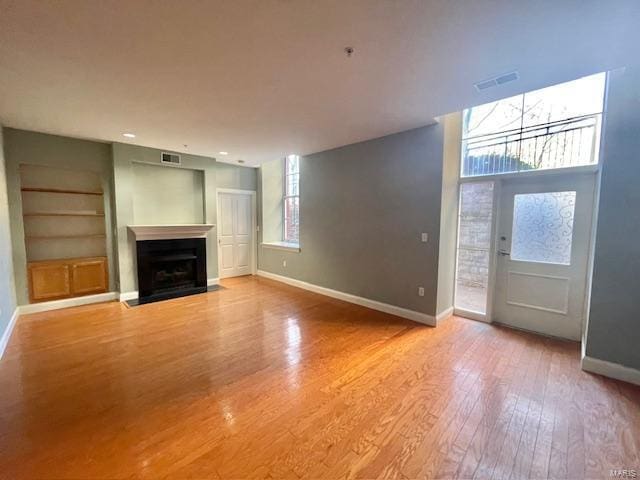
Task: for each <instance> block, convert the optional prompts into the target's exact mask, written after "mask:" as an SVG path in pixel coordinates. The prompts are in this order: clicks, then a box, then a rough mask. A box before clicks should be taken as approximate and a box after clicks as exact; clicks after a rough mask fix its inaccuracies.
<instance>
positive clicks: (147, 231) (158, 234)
mask: <svg viewBox="0 0 640 480" xmlns="http://www.w3.org/2000/svg"><path fill="white" fill-rule="evenodd" d="M127 227H128V228H129V230H131V231H132V232H133V233H134V235H135V237H136V241H137V242H139V241H140V240H172V239H174V238H207V234H208V233H209V230H211V229H212V228H215V225H214V224H212V223H193V224H184V225H128V226H127Z"/></svg>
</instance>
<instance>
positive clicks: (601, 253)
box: [586, 65, 640, 369]
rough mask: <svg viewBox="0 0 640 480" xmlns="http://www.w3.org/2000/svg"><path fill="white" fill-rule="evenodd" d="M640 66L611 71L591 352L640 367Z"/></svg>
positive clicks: (589, 334) (589, 331)
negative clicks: (639, 284)
mask: <svg viewBox="0 0 640 480" xmlns="http://www.w3.org/2000/svg"><path fill="white" fill-rule="evenodd" d="M639 275H640V66H638V65H636V66H633V67H628V68H627V70H626V72H625V73H624V74H623V75H620V74H617V73H615V72H614V73H613V74H612V75H611V76H610V83H609V94H608V98H607V113H606V119H605V130H604V144H603V148H602V176H601V184H600V209H599V212H598V226H597V232H596V244H595V257H594V271H593V280H592V291H591V308H590V312H589V320H588V327H587V342H586V354H587V355H588V356H590V357H594V358H598V359H601V360H606V361H609V362H614V363H619V364H622V365H625V366H628V367H632V368H636V369H640V347H639V346H638V341H639V340H640V296H639V294H638V292H639V288H638V276H639Z"/></svg>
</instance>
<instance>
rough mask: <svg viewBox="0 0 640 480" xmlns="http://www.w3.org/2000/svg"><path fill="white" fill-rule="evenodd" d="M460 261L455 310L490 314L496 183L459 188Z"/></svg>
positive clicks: (477, 183)
mask: <svg viewBox="0 0 640 480" xmlns="http://www.w3.org/2000/svg"><path fill="white" fill-rule="evenodd" d="M458 215H459V216H458V261H457V266H456V293H455V307H456V308H457V309H461V310H465V311H467V312H475V313H480V314H485V313H486V312H487V292H488V285H489V263H490V262H489V261H490V254H491V225H492V223H491V222H492V220H493V182H468V183H463V184H462V185H460V210H459V214H458Z"/></svg>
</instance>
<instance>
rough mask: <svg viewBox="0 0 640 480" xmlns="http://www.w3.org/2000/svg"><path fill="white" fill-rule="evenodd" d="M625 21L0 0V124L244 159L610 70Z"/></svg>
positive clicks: (420, 8)
mask: <svg viewBox="0 0 640 480" xmlns="http://www.w3.org/2000/svg"><path fill="white" fill-rule="evenodd" d="M638 25H640V1H638V0H613V1H601V0H562V1H558V0H537V1H531V0H475V1H470V0H437V1H436V0H226V1H222V0H221V1H214V0H210V1H202V0H199V1H195V0H166V1H162V2H158V1H151V0H136V1H131V0H56V1H54V0H11V1H9V0H0V121H1V122H2V124H3V125H5V126H10V127H15V128H22V129H27V130H36V131H41V132H48V133H55V134H61V135H68V136H73V137H81V138H91V139H98V140H104V141H118V142H126V143H135V144H139V145H146V146H153V147H157V148H163V149H170V150H176V151H183V152H189V153H195V154H201V155H207V156H213V157H216V158H218V160H222V161H230V162H235V161H237V160H239V159H242V160H245V162H246V163H245V164H246V165H259V164H260V163H261V162H263V161H268V160H272V159H275V158H279V157H282V156H283V155H285V154H289V153H298V154H307V153H312V152H317V151H321V150H326V149H329V148H333V147H337V146H340V145H345V144H349V143H354V142H358V141H362V140H366V139H370V138H374V137H379V136H382V135H385V134H389V133H394V132H398V131H402V130H406V129H410V128H414V127H418V126H422V125H426V124H429V123H431V122H432V121H433V118H434V117H436V116H438V115H441V114H445V113H448V112H452V111H457V110H460V109H461V108H463V107H466V106H471V105H473V104H479V103H484V102H487V101H491V100H495V99H497V98H501V97H505V96H509V95H513V94H515V93H520V92H522V91H526V90H531V89H534V88H539V87H543V86H547V85H550V84H554V83H558V82H561V81H566V80H570V79H573V78H577V77H580V76H583V75H587V74H591V73H595V72H597V71H602V70H606V69H612V68H617V67H620V66H623V65H625V64H627V62H629V61H630V59H632V58H634V57H636V56H637V55H638V52H637V47H638V44H639V41H638V40H639V39H638V32H637V30H638ZM346 46H352V47H353V48H354V49H355V51H354V54H353V55H352V57H351V58H349V57H347V55H346V54H345V52H344V48H345V47H346ZM514 69H517V70H518V71H519V73H520V80H518V81H516V82H513V83H509V84H506V85H503V86H500V87H496V88H493V89H489V90H485V91H483V92H482V93H478V92H477V91H476V90H475V89H474V87H473V83H474V82H477V81H480V80H484V79H487V78H489V77H493V76H495V75H499V74H502V73H505V72H509V71H511V70H514ZM124 132H133V133H135V134H136V135H137V137H136V138H135V139H131V140H130V139H126V138H124V137H123V136H122V133H124ZM185 145H187V146H186V147H185ZM220 151H227V152H229V155H228V156H226V157H221V156H220V155H219V154H218V152H220Z"/></svg>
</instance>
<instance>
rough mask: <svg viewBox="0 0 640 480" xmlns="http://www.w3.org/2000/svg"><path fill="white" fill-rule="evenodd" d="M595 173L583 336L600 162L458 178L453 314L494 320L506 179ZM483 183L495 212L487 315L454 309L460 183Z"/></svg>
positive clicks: (592, 250) (591, 264) (493, 213)
mask: <svg viewBox="0 0 640 480" xmlns="http://www.w3.org/2000/svg"><path fill="white" fill-rule="evenodd" d="M563 174H564V175H567V174H571V175H589V174H591V175H593V178H594V182H595V184H594V185H595V187H594V199H593V205H592V210H591V229H590V232H589V234H590V237H589V247H588V259H587V279H586V280H587V284H586V285H587V286H586V290H585V298H584V304H585V308H584V310H583V313H582V319H581V324H582V336H583V337H584V332H585V327H586V324H587V319H588V311H589V310H588V304H589V301H590V296H591V290H590V283H591V277H592V275H593V256H594V252H595V232H596V227H597V220H598V209H597V206H598V203H597V202H598V194H599V191H600V188H599V184H600V174H601V170H600V163H597V164H595V165H584V166H578V167H569V168H558V169H549V170H532V171H529V172H519V173H503V174H496V175H485V176H476V177H459V178H458V192H457V195H458V206H457V209H456V212H457V215H458V225H457V231H456V260H455V270H454V272H455V275H454V297H453V299H454V314H455V315H459V316H461V317H464V318H470V319H472V320H479V321H482V322H486V323H493V322H494V319H493V307H494V302H495V284H496V273H497V267H498V254H497V251H498V233H497V231H498V219H499V216H500V215H501V211H500V198H501V191H502V187H503V183H504V182H505V181H507V182H508V181H509V180H512V179H516V178H518V179H526V178H537V177H545V176H551V177H554V176H556V175H563ZM482 182H493V206H492V207H493V211H492V218H491V221H492V225H491V244H490V252H489V275H488V286H487V305H486V314H485V315H481V314H478V313H475V312H470V311H467V310H464V309H460V308H455V288H456V285H457V274H458V243H457V242H458V235H459V233H460V225H459V222H460V219H459V215H460V191H461V185H462V184H464V183H482Z"/></svg>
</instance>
